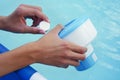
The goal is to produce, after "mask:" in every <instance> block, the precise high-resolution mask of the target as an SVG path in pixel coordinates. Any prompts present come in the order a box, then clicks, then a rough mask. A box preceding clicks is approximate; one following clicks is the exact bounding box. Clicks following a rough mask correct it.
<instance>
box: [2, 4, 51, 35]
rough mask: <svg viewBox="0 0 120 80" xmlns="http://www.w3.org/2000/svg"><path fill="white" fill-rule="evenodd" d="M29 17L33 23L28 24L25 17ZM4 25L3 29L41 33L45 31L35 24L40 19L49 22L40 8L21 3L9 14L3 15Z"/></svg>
mask: <svg viewBox="0 0 120 80" xmlns="http://www.w3.org/2000/svg"><path fill="white" fill-rule="evenodd" d="M26 18H31V19H32V20H33V24H32V25H31V26H28V25H27V24H26V21H25V19H26ZM4 20H5V25H4V26H5V27H4V28H3V30H7V31H11V32H15V33H33V34H37V33H42V34H44V33H45V32H44V31H43V30H41V29H39V28H37V27H36V26H37V25H38V24H39V23H40V22H41V21H43V20H44V21H46V22H49V19H48V18H47V16H46V15H45V14H43V12H42V9H41V8H40V7H37V6H30V5H25V4H21V5H20V6H19V7H18V8H17V9H16V10H15V11H14V12H13V13H12V14H11V15H9V16H6V17H5V19H4Z"/></svg>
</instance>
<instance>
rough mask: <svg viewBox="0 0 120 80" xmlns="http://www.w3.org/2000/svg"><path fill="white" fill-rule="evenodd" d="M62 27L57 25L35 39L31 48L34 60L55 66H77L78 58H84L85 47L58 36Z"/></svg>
mask: <svg viewBox="0 0 120 80" xmlns="http://www.w3.org/2000/svg"><path fill="white" fill-rule="evenodd" d="M61 29H62V26H61V25H57V27H55V28H54V29H53V30H52V31H50V32H49V33H48V34H46V35H45V36H44V37H42V38H41V39H40V40H38V41H36V42H34V43H33V45H32V49H34V50H36V51H35V52H36V53H34V54H33V55H32V56H33V58H34V60H35V62H38V63H43V64H47V65H52V66H57V67H68V66H69V65H73V66H78V65H79V60H84V59H85V54H84V53H85V52H86V48H84V47H81V46H78V45H75V44H73V43H71V42H67V41H65V40H62V39H60V38H59V36H58V33H59V32H60V30H61Z"/></svg>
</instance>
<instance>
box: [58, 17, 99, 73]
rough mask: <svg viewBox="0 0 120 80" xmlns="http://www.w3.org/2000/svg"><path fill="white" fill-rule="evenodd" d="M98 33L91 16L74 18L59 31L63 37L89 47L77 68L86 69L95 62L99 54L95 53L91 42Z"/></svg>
mask: <svg viewBox="0 0 120 80" xmlns="http://www.w3.org/2000/svg"><path fill="white" fill-rule="evenodd" d="M96 35H97V31H96V29H95V28H94V26H93V24H92V22H91V21H90V19H89V18H83V19H81V18H78V19H74V20H72V21H71V22H69V23H68V24H66V25H65V27H64V29H63V30H62V31H61V32H60V33H59V36H60V37H61V38H62V39H64V40H67V41H70V42H73V43H75V44H77V45H80V46H83V47H87V49H88V50H87V52H86V53H85V54H86V59H85V60H83V61H80V65H79V66H77V67H76V69H77V70H79V71H82V70H86V69H88V68H90V67H91V66H93V65H94V64H95V62H96V60H97V56H96V54H95V53H94V48H93V47H92V44H91V42H92V41H93V39H94V38H95V37H96Z"/></svg>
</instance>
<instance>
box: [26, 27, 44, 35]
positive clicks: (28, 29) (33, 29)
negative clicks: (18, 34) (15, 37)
mask: <svg viewBox="0 0 120 80" xmlns="http://www.w3.org/2000/svg"><path fill="white" fill-rule="evenodd" d="M24 33H33V34H45V32H44V31H43V30H41V29H39V28H37V27H28V26H27V27H25V28H24Z"/></svg>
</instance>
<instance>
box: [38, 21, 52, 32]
mask: <svg viewBox="0 0 120 80" xmlns="http://www.w3.org/2000/svg"><path fill="white" fill-rule="evenodd" d="M37 27H38V28H40V29H42V30H44V31H47V30H49V28H50V23H48V22H46V21H41V22H40V24H39V25H38V26H37Z"/></svg>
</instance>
